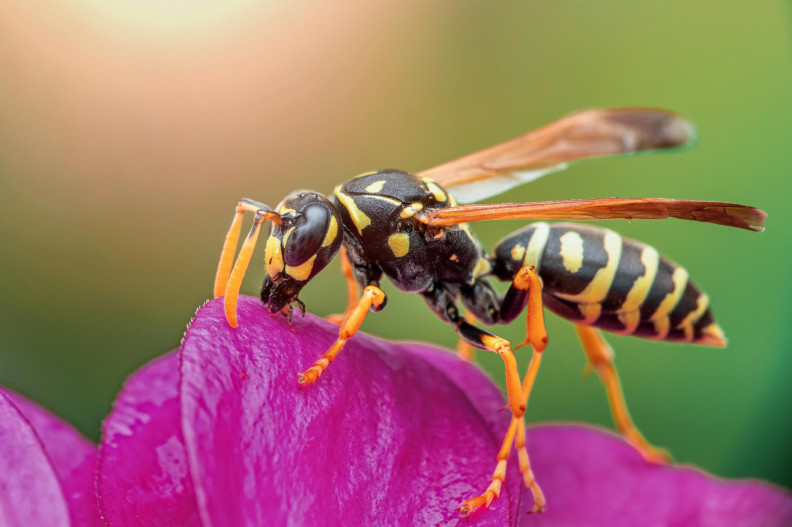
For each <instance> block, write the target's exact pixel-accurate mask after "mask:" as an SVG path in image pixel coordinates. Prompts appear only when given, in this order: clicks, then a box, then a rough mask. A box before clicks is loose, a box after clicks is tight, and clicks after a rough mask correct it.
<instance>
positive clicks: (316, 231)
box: [283, 204, 331, 266]
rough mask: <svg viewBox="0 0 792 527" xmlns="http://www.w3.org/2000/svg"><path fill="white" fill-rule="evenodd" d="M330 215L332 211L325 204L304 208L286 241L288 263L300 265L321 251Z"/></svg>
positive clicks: (284, 251)
mask: <svg viewBox="0 0 792 527" xmlns="http://www.w3.org/2000/svg"><path fill="white" fill-rule="evenodd" d="M330 217H331V216H330V211H329V210H327V208H326V207H324V206H323V205H319V204H313V205H308V206H307V207H306V208H305V209H303V210H302V214H301V215H300V216H299V217H298V218H297V220H296V222H295V223H296V226H295V227H294V230H293V231H292V232H291V233H290V234H289V236H288V238H287V239H286V240H285V243H284V248H283V257H284V260H285V261H286V265H293V266H295V265H300V264H301V263H303V262H305V261H306V260H308V258H310V257H311V256H314V255H315V254H317V253H318V252H319V249H320V248H321V244H322V241H323V240H324V237H325V233H326V232H327V228H328V225H329V223H330Z"/></svg>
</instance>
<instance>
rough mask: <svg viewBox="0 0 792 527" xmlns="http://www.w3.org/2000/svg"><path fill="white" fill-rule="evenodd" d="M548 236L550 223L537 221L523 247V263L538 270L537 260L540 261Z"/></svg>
mask: <svg viewBox="0 0 792 527" xmlns="http://www.w3.org/2000/svg"><path fill="white" fill-rule="evenodd" d="M549 237H550V224H549V223H544V222H542V223H537V224H536V229H534V232H533V235H532V236H531V240H530V241H529V242H528V247H527V248H526V249H525V256H524V257H523V265H533V266H534V267H536V271H537V272H538V271H539V267H540V266H539V262H541V261H542V255H543V254H544V250H545V246H546V245H547V239H548V238H549Z"/></svg>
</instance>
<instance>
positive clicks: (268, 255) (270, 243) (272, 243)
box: [264, 236, 283, 279]
mask: <svg viewBox="0 0 792 527" xmlns="http://www.w3.org/2000/svg"><path fill="white" fill-rule="evenodd" d="M264 262H265V263H266V264H267V274H268V275H269V277H270V278H272V279H274V278H275V277H276V276H278V274H280V272H281V271H283V253H282V252H281V243H280V240H279V239H277V238H275V237H274V236H270V237H269V238H267V246H266V251H265V253H264Z"/></svg>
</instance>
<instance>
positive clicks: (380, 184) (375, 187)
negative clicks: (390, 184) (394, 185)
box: [366, 179, 386, 194]
mask: <svg viewBox="0 0 792 527" xmlns="http://www.w3.org/2000/svg"><path fill="white" fill-rule="evenodd" d="M385 183H386V181H385V180H384V179H381V180H379V181H375V182H374V183H372V184H371V185H369V186H368V187H366V192H371V193H374V194H376V193H377V192H379V191H380V190H382V187H384V186H385Z"/></svg>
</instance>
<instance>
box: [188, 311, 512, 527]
mask: <svg viewBox="0 0 792 527" xmlns="http://www.w3.org/2000/svg"><path fill="white" fill-rule="evenodd" d="M239 320H240V325H239V328H238V329H236V330H235V329H231V328H230V327H229V326H228V324H227V323H226V321H225V318H224V315H223V305H222V301H220V300H215V301H212V302H209V303H208V304H207V305H206V306H204V307H203V308H202V309H200V310H199V311H198V314H197V315H196V318H195V320H194V321H193V323H192V325H191V326H190V329H189V330H188V332H187V335H186V337H185V339H184V343H183V346H182V380H181V389H180V393H181V408H182V420H183V431H184V439H185V442H186V446H187V451H188V456H189V459H190V466H191V469H192V471H193V480H194V481H195V482H196V488H195V491H196V497H197V499H198V504H199V508H200V510H201V515H202V518H203V519H204V523H205V525H212V526H235V527H236V526H243V525H249V526H255V525H286V524H289V525H388V526H390V525H455V524H463V523H464V522H465V520H464V518H463V517H461V516H460V514H459V513H458V512H457V507H458V506H459V505H460V504H461V502H462V501H464V500H465V499H466V498H469V497H472V496H475V495H477V494H480V493H481V492H483V490H484V489H485V488H486V486H487V484H488V482H489V478H490V476H491V474H492V470H493V469H494V459H495V455H496V453H497V449H498V446H499V444H500V441H501V437H500V433H501V431H502V426H501V427H500V428H501V429H500V430H497V431H494V430H493V429H492V426H491V424H490V423H491V422H492V416H491V415H486V416H482V414H481V413H480V409H482V408H486V409H487V413H488V414H489V413H491V412H489V410H491V409H492V410H494V409H497V408H499V407H501V406H503V404H504V402H503V398H502V396H501V394H500V392H499V390H498V389H497V388H495V387H494V386H493V385H492V384H491V383H490V382H489V381H487V380H486V379H485V377H484V376H483V374H482V373H481V372H480V371H479V370H478V369H477V368H476V367H474V366H471V365H467V364H461V363H459V361H457V360H455V359H453V358H451V360H450V361H447V360H446V358H445V356H441V355H438V354H439V353H445V352H439V351H437V350H434V349H428V350H427V349H426V348H425V347H422V346H419V345H406V344H394V343H388V342H383V341H381V340H377V339H374V338H371V337H368V336H366V335H362V334H359V335H358V336H356V337H355V338H354V339H352V340H351V341H349V343H348V344H347V347H346V348H345V349H344V350H343V351H342V352H341V354H340V355H339V356H338V358H337V359H336V360H335V362H334V363H333V365H332V366H331V367H330V368H329V369H328V371H327V372H325V374H324V375H323V376H322V377H321V378H320V379H319V381H318V382H317V383H316V384H315V385H313V386H310V387H307V388H303V389H301V388H299V387H298V385H297V375H296V374H297V373H298V372H301V371H304V370H305V369H307V368H308V367H309V366H310V365H311V363H312V362H313V361H314V360H316V359H317V358H319V356H320V355H321V354H322V353H324V352H325V351H326V349H327V348H328V347H329V346H330V344H332V342H333V340H334V339H335V337H336V335H337V331H338V329H337V327H336V326H334V325H332V324H329V323H327V322H325V321H324V320H321V319H317V318H316V317H312V316H310V315H309V316H306V318H305V319H301V318H299V316H298V317H296V319H295V323H294V331H292V330H290V329H289V326H288V323H287V322H286V321H285V319H283V318H282V317H272V316H271V315H270V314H269V313H268V312H267V311H266V310H265V309H264V308H263V306H262V305H261V304H260V302H259V301H258V300H254V299H251V298H244V297H243V298H240V302H239ZM444 366H448V367H449V370H453V371H449V373H444V372H443V367H444ZM467 387H470V389H471V393H475V394H476V396H475V397H474V399H475V402H474V401H472V400H471V398H470V397H469V396H468V395H467V394H466V392H465V391H464V390H463V389H465V390H466V389H467ZM498 417H500V421H502V422H503V423H504V424H508V420H509V416H508V415H506V414H505V413H501V414H500V416H498ZM518 479H519V476H518V474H517V473H516V471H514V470H512V471H511V473H510V475H509V481H510V483H509V484H508V485H506V486H505V487H504V489H503V492H502V493H501V497H500V498H499V499H498V500H496V501H495V502H494V503H493V505H492V506H491V507H490V509H489V510H488V511H487V513H486V514H483V515H479V516H478V517H476V518H474V519H473V521H471V523H470V524H471V525H510V524H511V525H513V524H514V523H515V522H516V519H517V518H516V514H517V509H518V501H519V496H520V491H519V483H521V481H518Z"/></svg>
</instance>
